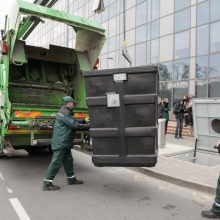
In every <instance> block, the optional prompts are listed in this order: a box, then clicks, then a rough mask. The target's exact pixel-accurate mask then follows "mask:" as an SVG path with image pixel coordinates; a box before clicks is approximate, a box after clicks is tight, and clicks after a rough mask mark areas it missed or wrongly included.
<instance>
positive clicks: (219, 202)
mask: <svg viewBox="0 0 220 220" xmlns="http://www.w3.org/2000/svg"><path fill="white" fill-rule="evenodd" d="M215 148H216V149H218V153H219V154H220V142H218V143H216V145H215ZM202 216H203V217H205V218H216V219H220V176H219V178H218V183H217V189H216V195H215V202H214V203H213V205H212V208H211V210H209V211H202Z"/></svg>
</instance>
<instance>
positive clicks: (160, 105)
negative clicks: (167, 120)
mask: <svg viewBox="0 0 220 220" xmlns="http://www.w3.org/2000/svg"><path fill="white" fill-rule="evenodd" d="M157 110H158V112H157V114H158V118H163V113H164V104H163V101H162V99H161V98H160V97H158V108H157Z"/></svg>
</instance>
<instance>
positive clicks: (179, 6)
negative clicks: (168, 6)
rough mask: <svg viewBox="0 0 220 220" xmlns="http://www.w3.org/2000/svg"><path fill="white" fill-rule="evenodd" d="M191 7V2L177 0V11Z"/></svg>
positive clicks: (188, 0)
mask: <svg viewBox="0 0 220 220" xmlns="http://www.w3.org/2000/svg"><path fill="white" fill-rule="evenodd" d="M189 5H190V0H175V10H176V11H177V10H180V9H182V8H185V7H188V6H189Z"/></svg>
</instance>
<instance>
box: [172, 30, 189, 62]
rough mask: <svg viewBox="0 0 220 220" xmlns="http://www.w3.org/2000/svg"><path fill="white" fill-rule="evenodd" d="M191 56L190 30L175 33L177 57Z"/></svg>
mask: <svg viewBox="0 0 220 220" xmlns="http://www.w3.org/2000/svg"><path fill="white" fill-rule="evenodd" d="M188 56H189V31H184V32H181V33H178V34H176V35H175V58H183V57H188Z"/></svg>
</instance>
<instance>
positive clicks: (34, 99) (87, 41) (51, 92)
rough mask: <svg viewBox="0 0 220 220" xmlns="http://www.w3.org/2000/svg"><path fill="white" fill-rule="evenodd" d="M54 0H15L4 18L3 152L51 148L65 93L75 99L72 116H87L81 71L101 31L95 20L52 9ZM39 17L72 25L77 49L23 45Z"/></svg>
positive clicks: (95, 51) (0, 56)
mask: <svg viewBox="0 0 220 220" xmlns="http://www.w3.org/2000/svg"><path fill="white" fill-rule="evenodd" d="M55 2H56V1H54V0H45V1H40V0H39V1H38V0H35V4H32V3H28V2H25V1H21V0H17V1H16V3H15V5H14V6H13V7H12V9H13V11H12V13H11V14H9V15H7V16H6V17H5V25H4V29H2V30H1V43H0V154H1V155H8V156H13V155H25V154H26V151H23V150H18V149H21V148H23V147H26V146H33V147H36V146H49V145H50V140H51V136H52V129H53V123H54V119H55V115H56V113H57V112H58V109H59V107H60V106H61V105H62V97H63V96H66V95H69V96H72V97H74V98H76V100H77V107H76V109H75V112H74V114H75V117H78V118H85V117H87V116H88V110H87V105H86V92H85V81H84V79H83V77H82V76H81V72H82V71H91V70H92V69H93V67H94V65H95V63H96V60H97V57H98V56H99V53H100V50H101V49H102V46H103V44H104V42H105V35H104V33H105V30H104V29H103V28H102V26H101V25H99V24H98V23H96V22H95V21H90V20H88V19H85V18H82V17H78V16H74V15H71V14H68V13H65V12H62V11H58V10H55V9H53V8H51V6H52V5H53V4H54V3H55ZM42 19H50V20H53V21H57V22H61V23H64V24H66V25H68V26H70V27H72V28H73V29H74V31H75V33H76V41H75V47H74V45H73V48H67V47H60V46H56V45H50V46H49V48H48V49H47V48H42V47H36V46H33V45H26V41H25V40H26V38H27V37H28V36H29V35H30V34H31V32H32V31H33V30H34V29H35V27H36V26H37V25H38V24H39V23H40V22H43V20H42ZM83 138H84V137H83V134H82V133H81V136H80V139H83Z"/></svg>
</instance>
